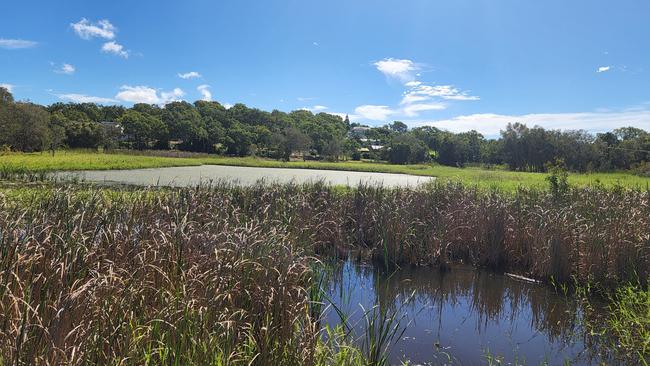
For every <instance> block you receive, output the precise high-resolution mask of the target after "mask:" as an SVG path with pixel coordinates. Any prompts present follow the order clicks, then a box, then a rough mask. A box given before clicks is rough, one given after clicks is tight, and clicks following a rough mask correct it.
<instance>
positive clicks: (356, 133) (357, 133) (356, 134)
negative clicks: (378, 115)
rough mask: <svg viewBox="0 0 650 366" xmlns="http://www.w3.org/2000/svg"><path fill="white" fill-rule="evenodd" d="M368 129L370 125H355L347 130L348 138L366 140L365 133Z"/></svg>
mask: <svg viewBox="0 0 650 366" xmlns="http://www.w3.org/2000/svg"><path fill="white" fill-rule="evenodd" d="M369 130H370V127H365V126H356V127H352V128H351V129H350V132H349V137H350V138H358V139H360V140H361V141H363V140H367V137H366V133H367V132H368V131H369Z"/></svg>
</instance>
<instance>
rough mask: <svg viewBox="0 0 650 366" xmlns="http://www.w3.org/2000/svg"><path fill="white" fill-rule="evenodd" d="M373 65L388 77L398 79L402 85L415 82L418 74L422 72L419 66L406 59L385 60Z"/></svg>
mask: <svg viewBox="0 0 650 366" xmlns="http://www.w3.org/2000/svg"><path fill="white" fill-rule="evenodd" d="M373 65H375V67H376V68H377V70H379V72H381V73H382V74H384V75H386V77H388V78H391V79H397V80H399V81H400V82H402V83H407V82H409V81H413V80H415V77H416V72H417V71H418V70H420V66H419V65H418V64H416V63H415V62H413V61H411V60H406V59H395V58H385V59H383V60H381V61H376V62H375V63H373Z"/></svg>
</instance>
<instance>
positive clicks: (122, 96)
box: [115, 85, 185, 104]
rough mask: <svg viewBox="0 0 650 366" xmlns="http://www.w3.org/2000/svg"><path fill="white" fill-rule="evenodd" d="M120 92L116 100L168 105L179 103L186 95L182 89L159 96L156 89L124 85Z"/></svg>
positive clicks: (162, 93)
mask: <svg viewBox="0 0 650 366" xmlns="http://www.w3.org/2000/svg"><path fill="white" fill-rule="evenodd" d="M120 90H121V91H120V92H119V93H117V95H116V96H115V99H118V100H121V101H123V102H129V103H147V104H167V103H170V102H173V101H178V100H180V99H181V98H182V97H183V96H184V95H185V92H184V91H183V90H181V89H180V88H175V89H174V90H172V91H170V92H160V95H159V94H158V91H157V90H156V89H154V88H150V87H148V86H142V85H138V86H130V85H123V86H122V87H120Z"/></svg>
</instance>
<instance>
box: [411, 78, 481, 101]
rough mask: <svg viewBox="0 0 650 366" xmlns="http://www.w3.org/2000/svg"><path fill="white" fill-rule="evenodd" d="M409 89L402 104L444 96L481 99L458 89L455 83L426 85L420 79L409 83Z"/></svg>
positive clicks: (448, 98) (447, 98)
mask: <svg viewBox="0 0 650 366" xmlns="http://www.w3.org/2000/svg"><path fill="white" fill-rule="evenodd" d="M407 86H409V89H408V90H407V91H406V92H405V93H404V98H402V102H401V103H400V104H402V105H404V104H410V103H413V102H419V101H423V100H428V99H431V98H434V97H436V98H442V99H446V100H480V99H481V98H479V97H477V96H472V95H468V93H467V92H462V91H460V90H458V89H456V88H455V87H454V86H453V85H426V84H424V83H421V82H419V81H417V82H411V83H408V85H407Z"/></svg>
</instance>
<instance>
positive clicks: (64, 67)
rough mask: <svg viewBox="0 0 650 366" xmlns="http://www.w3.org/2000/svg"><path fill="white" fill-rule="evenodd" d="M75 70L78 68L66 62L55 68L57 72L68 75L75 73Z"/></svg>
mask: <svg viewBox="0 0 650 366" xmlns="http://www.w3.org/2000/svg"><path fill="white" fill-rule="evenodd" d="M75 71H77V69H76V68H75V67H74V66H73V65H71V64H66V63H63V64H61V67H59V68H57V69H55V70H54V72H55V73H57V74H66V75H72V74H74V73H75Z"/></svg>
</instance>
